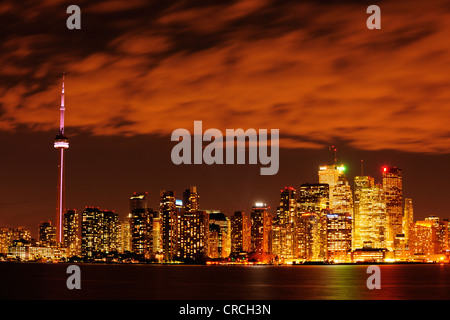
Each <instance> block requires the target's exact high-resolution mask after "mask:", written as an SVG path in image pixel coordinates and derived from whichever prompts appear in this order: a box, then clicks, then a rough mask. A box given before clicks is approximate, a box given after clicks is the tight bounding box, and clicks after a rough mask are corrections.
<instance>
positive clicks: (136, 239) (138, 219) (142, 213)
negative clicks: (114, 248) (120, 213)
mask: <svg viewBox="0 0 450 320" xmlns="http://www.w3.org/2000/svg"><path fill="white" fill-rule="evenodd" d="M157 218H159V212H157V211H153V210H152V209H150V208H135V209H133V211H132V212H131V214H130V236H131V251H132V252H134V253H136V254H139V255H141V256H143V257H144V258H146V259H149V258H152V257H153V256H154V255H155V254H156V253H157V251H158V248H157V247H156V246H155V243H154V240H155V237H154V233H155V230H154V228H153V227H154V220H155V219H157Z"/></svg>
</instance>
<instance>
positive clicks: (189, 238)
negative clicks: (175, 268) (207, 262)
mask: <svg viewBox="0 0 450 320" xmlns="http://www.w3.org/2000/svg"><path fill="white" fill-rule="evenodd" d="M177 224H178V232H177V237H178V241H177V253H176V256H177V258H179V259H189V260H195V261H202V260H204V259H205V258H206V257H207V255H208V235H209V214H208V213H207V212H206V211H195V212H192V211H191V212H182V213H181V215H180V218H179V219H178V220H177Z"/></svg>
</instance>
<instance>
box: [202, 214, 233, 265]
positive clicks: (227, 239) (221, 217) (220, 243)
mask: <svg viewBox="0 0 450 320" xmlns="http://www.w3.org/2000/svg"><path fill="white" fill-rule="evenodd" d="M206 212H207V213H208V214H209V227H210V228H209V230H210V231H211V232H215V231H217V242H215V243H216V244H217V250H216V249H215V248H213V245H214V244H209V250H210V251H211V252H212V251H214V252H216V251H217V257H214V256H210V258H227V257H228V256H229V255H230V253H231V223H230V219H228V217H227V216H226V215H225V214H224V213H222V212H220V211H214V210H207V211H206ZM216 226H217V227H216Z"/></svg>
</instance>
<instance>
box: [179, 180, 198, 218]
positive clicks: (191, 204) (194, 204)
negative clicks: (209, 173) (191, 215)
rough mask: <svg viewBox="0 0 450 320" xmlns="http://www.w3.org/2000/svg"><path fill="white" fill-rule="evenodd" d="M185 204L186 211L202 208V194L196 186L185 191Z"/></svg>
mask: <svg viewBox="0 0 450 320" xmlns="http://www.w3.org/2000/svg"><path fill="white" fill-rule="evenodd" d="M183 205H184V208H185V211H186V212H195V211H198V210H200V195H199V194H198V192H197V187H196V186H192V187H190V188H189V189H186V190H185V191H184V192H183Z"/></svg>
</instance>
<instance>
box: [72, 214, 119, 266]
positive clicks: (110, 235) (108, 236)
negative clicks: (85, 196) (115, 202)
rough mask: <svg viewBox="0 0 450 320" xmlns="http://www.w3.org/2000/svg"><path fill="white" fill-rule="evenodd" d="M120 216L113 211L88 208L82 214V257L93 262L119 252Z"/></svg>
mask: <svg viewBox="0 0 450 320" xmlns="http://www.w3.org/2000/svg"><path fill="white" fill-rule="evenodd" d="M118 225H119V215H118V214H117V213H114V212H113V211H108V210H100V209H99V208H96V207H86V209H85V210H84V211H83V213H82V223H81V255H82V256H83V257H85V258H86V259H87V260H92V259H94V258H96V257H97V256H99V255H101V254H102V253H109V252H111V251H117V250H118V246H117V244H118Z"/></svg>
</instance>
